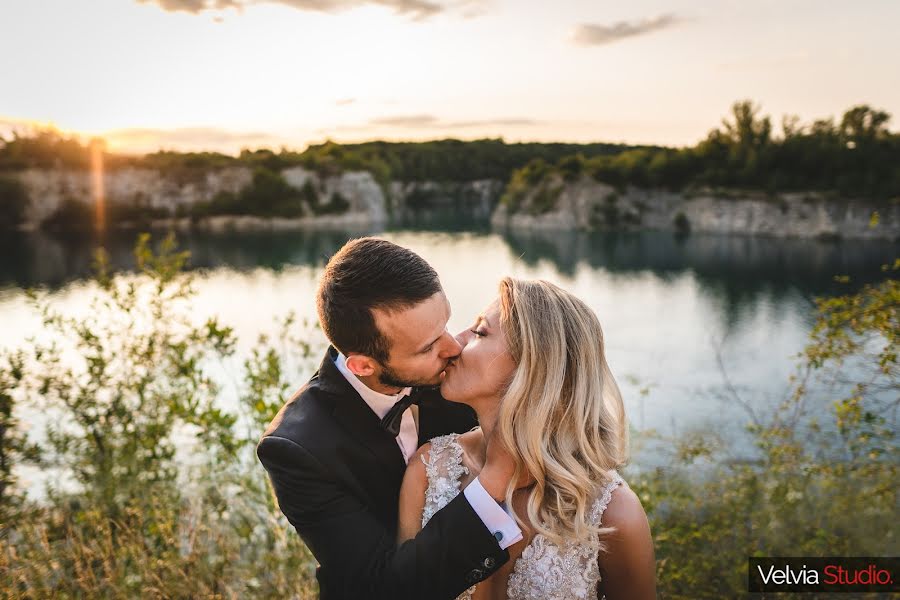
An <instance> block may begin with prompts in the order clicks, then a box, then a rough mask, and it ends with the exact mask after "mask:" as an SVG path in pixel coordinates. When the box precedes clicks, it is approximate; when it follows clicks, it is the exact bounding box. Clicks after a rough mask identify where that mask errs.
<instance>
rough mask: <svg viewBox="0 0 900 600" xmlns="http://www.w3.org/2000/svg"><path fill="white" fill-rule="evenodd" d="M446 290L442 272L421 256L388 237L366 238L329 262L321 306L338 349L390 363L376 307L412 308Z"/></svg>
mask: <svg viewBox="0 0 900 600" xmlns="http://www.w3.org/2000/svg"><path fill="white" fill-rule="evenodd" d="M441 289H442V288H441V282H440V279H438V275H437V272H435V270H434V269H433V268H431V265H429V264H428V263H427V262H426V261H425V259H423V258H422V257H421V256H419V255H418V254H416V253H415V252H413V251H412V250H409V249H407V248H403V247H402V246H398V245H397V244H394V243H392V242H389V241H387V240H382V239H379V238H374V237H364V238H359V239H355V240H350V241H349V242H347V243H346V244H344V246H343V248H341V249H340V250H338V252H337V254H335V255H334V256H332V257H331V260H329V261H328V264H327V265H325V272H324V273H323V274H322V279H321V280H320V281H319V289H318V291H317V293H316V309H317V311H318V313H319V322H320V323H321V325H322V330H323V331H324V332H325V336H326V337H327V338H328V340H329V341H330V342H331V343H332V345H334V347H335V348H337V349H338V350H340V351H341V352H342V353H343V354H344V355H347V354H349V353H351V352H353V353H357V354H364V355H366V356H370V357H372V358H374V359H375V360H377V361H378V362H380V363H382V364H386V363H387V360H388V356H389V354H390V341H389V340H388V339H387V337H386V336H385V335H384V334H382V333H381V332H380V331H379V330H378V327H376V325H375V316H374V315H373V314H372V309H374V308H381V309H388V310H398V309H405V308H410V307H412V306H415V305H416V304H418V303H420V302H422V301H424V300H427V299H428V298H430V297H431V296H433V295H434V294H436V293H438V292H440V291H441Z"/></svg>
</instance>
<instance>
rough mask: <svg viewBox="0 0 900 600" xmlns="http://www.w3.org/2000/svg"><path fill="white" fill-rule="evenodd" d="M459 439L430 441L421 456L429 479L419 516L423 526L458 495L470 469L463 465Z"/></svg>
mask: <svg viewBox="0 0 900 600" xmlns="http://www.w3.org/2000/svg"><path fill="white" fill-rule="evenodd" d="M458 438H459V434H458V433H451V434H448V435H442V436H440V437H436V438H434V439H433V440H431V449H430V450H429V451H428V452H427V453H426V454H422V455H421V456H420V458H421V459H422V463H423V464H424V465H425V473H426V475H427V477H428V488H427V489H426V490H425V508H424V511H423V513H422V526H423V527H424V526H425V523H427V522H428V520H429V519H430V518H431V517H432V516H433V515H434V513H435V512H437V511H438V510H440V509H441V508H443V507H444V506H446V505H447V504H448V503H449V502H450V501H451V500H453V498H455V497H456V495H457V494H459V486H460V484H461V483H462V477H463V475H467V474H468V473H469V469H468V468H466V467H465V465H463V464H462V459H463V449H462V446H460V445H459V442H458V441H457V440H458ZM426 456H427V458H426Z"/></svg>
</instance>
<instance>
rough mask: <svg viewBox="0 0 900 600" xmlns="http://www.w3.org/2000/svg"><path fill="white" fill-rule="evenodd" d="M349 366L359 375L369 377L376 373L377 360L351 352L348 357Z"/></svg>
mask: <svg viewBox="0 0 900 600" xmlns="http://www.w3.org/2000/svg"><path fill="white" fill-rule="evenodd" d="M347 368H348V369H350V372H351V373H353V374H354V375H356V376H357V377H368V376H369V375H374V374H375V361H374V360H372V359H371V358H369V357H368V356H366V355H364V354H351V355H350V356H348V357H347Z"/></svg>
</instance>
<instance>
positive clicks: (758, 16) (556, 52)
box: [0, 0, 900, 153]
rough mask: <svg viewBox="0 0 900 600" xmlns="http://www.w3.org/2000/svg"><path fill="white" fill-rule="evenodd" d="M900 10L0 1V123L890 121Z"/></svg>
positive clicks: (250, 138)
mask: <svg viewBox="0 0 900 600" xmlns="http://www.w3.org/2000/svg"><path fill="white" fill-rule="evenodd" d="M898 23H900V1H897V0H856V1H855V2H849V1H840V0H835V1H828V2H822V1H821V0H816V1H813V0H714V1H712V0H670V1H661V0H631V1H629V2H622V1H621V0H620V1H616V2H613V1H608V0H555V1H553V2H549V1H546V0H0V74H2V75H0V133H3V132H6V134H7V135H8V133H9V132H10V131H11V130H12V129H22V128H23V127H29V126H33V125H35V124H39V125H52V126H54V127H56V128H59V129H60V130H62V131H64V132H70V133H75V134H78V135H83V136H86V137H87V136H95V135H99V136H102V137H104V138H106V140H107V142H108V144H109V146H110V148H111V149H113V150H117V151H122V152H134V153H140V152H148V151H153V150H156V149H160V148H164V149H174V150H216V151H222V152H229V153H234V152H238V151H239V150H240V149H241V148H245V147H246V148H258V147H272V148H277V147H280V146H287V147H290V148H295V149H298V150H300V149H303V148H304V147H305V146H306V145H307V144H309V143H316V142H321V141H324V140H326V139H333V140H336V141H341V142H353V141H363V140H371V139H386V140H427V139H440V138H446V137H453V138H459V139H477V138H484V137H492V138H493V137H502V138H504V139H505V140H507V141H572V142H589V141H603V142H625V143H634V144H664V145H673V146H681V145H690V144H694V143H696V142H697V141H699V140H701V139H702V138H704V137H705V136H706V134H707V133H708V131H709V130H710V129H711V128H713V127H715V126H717V125H718V124H719V122H720V121H721V119H722V118H723V117H725V116H726V115H727V113H728V111H729V109H730V106H731V104H732V103H733V102H735V101H737V100H742V99H751V100H753V101H755V102H757V103H758V104H759V105H760V106H761V109H762V112H763V113H764V114H769V115H772V117H773V121H774V123H776V124H778V123H780V122H781V118H782V116H783V115H787V114H792V115H798V116H800V118H801V119H802V120H803V121H804V122H809V121H812V120H813V119H816V118H823V117H835V118H839V117H840V115H841V114H842V113H843V111H844V110H846V109H847V108H849V107H850V106H853V105H856V104H861V103H866V104H870V105H872V106H874V107H876V108H880V109H882V110H886V111H888V112H889V113H891V114H892V115H894V116H895V118H894V120H893V121H892V123H891V129H893V130H897V129H898V126H897V123H898V122H900V35H897V34H896V28H897V26H898Z"/></svg>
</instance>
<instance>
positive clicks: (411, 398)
mask: <svg viewBox="0 0 900 600" xmlns="http://www.w3.org/2000/svg"><path fill="white" fill-rule="evenodd" d="M418 403H419V392H418V390H416V389H415V388H413V389H412V390H410V392H409V393H408V394H407V395H405V396H403V397H402V398H400V399H399V400H397V402H396V403H395V404H394V405H393V406H392V407H391V410H389V411H388V412H387V414H386V415H384V418H383V419H381V427H382V429H384V430H385V431H387V432H388V433H389V434H391V436H392V437H397V436H398V435H400V424H401V423H402V422H403V413H404V412H406V409H407V408H409V407H410V406H412V405H413V404H418Z"/></svg>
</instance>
